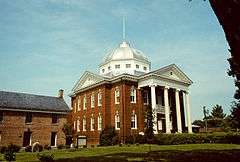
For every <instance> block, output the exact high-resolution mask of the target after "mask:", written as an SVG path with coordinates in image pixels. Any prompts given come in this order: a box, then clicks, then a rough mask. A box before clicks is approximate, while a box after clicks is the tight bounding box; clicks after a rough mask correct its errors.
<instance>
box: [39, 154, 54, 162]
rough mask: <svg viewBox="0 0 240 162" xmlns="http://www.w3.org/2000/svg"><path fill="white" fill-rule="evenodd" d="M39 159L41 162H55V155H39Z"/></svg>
mask: <svg viewBox="0 0 240 162" xmlns="http://www.w3.org/2000/svg"><path fill="white" fill-rule="evenodd" d="M37 158H38V159H39V160H40V161H41V162H54V156H53V154H50V155H49V154H37Z"/></svg>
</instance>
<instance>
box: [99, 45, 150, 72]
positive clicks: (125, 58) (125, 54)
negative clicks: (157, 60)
mask: <svg viewBox="0 0 240 162" xmlns="http://www.w3.org/2000/svg"><path fill="white" fill-rule="evenodd" d="M99 67H100V69H99V70H100V74H101V75H107V76H116V75H120V74H123V73H127V74H131V75H139V74H142V73H147V72H149V71H150V68H151V63H150V62H149V61H148V58H147V57H146V56H145V55H144V54H143V53H142V52H141V51H139V50H137V49H134V48H132V47H130V45H129V43H128V42H126V41H123V42H122V43H121V44H120V45H119V47H117V48H115V49H114V50H113V51H112V52H110V53H109V54H108V55H106V57H105V58H104V59H103V62H102V63H101V64H100V66H99Z"/></svg>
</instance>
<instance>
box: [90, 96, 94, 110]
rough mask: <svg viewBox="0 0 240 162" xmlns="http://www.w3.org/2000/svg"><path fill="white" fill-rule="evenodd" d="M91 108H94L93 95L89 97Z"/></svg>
mask: <svg viewBox="0 0 240 162" xmlns="http://www.w3.org/2000/svg"><path fill="white" fill-rule="evenodd" d="M91 108H94V93H92V95H91Z"/></svg>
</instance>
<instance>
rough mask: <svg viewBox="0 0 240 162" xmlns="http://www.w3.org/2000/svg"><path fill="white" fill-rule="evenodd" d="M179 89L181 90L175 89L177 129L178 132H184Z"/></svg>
mask: <svg viewBox="0 0 240 162" xmlns="http://www.w3.org/2000/svg"><path fill="white" fill-rule="evenodd" d="M179 91H180V90H179V89H176V90H175V99H176V113H177V130H178V133H182V120H181V111H180V101H179Z"/></svg>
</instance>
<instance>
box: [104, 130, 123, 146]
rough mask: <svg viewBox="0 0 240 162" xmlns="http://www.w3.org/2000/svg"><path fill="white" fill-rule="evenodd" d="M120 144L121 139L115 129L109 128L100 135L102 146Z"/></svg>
mask: <svg viewBox="0 0 240 162" xmlns="http://www.w3.org/2000/svg"><path fill="white" fill-rule="evenodd" d="M118 143H119V137H118V135H117V133H116V132H115V128H113V127H109V128H105V129H104V130H102V132H101V134H100V145H101V146H111V145H116V144H118Z"/></svg>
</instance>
